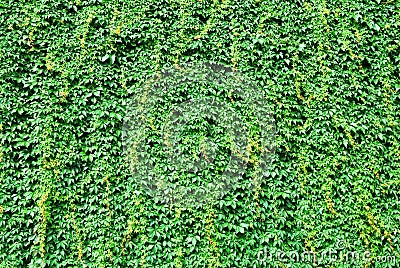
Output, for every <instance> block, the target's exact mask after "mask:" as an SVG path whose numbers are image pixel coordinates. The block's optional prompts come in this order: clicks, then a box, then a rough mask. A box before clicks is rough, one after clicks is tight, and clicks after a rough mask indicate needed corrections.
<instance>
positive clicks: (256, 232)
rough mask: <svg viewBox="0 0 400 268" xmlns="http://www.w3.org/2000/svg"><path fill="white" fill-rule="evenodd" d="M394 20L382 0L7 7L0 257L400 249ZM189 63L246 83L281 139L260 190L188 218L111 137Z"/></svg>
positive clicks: (106, 260)
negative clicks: (157, 86) (156, 81)
mask: <svg viewBox="0 0 400 268" xmlns="http://www.w3.org/2000/svg"><path fill="white" fill-rule="evenodd" d="M399 12H400V4H399V2H398V1H391V0H389V1H387V2H382V1H375V0H374V1H341V0H339V1H329V2H328V1H310V2H304V1H275V0H272V1H248V0H244V1H228V0H227V1H205V0H202V1H189V0H186V1H161V0H159V1H148V0H146V1H142V0H137V1H101V0H100V1H98V0H90V1H79V0H76V1H75V2H73V1H56V0H53V1H6V0H3V1H1V2H0V18H1V20H0V36H1V38H0V48H1V51H0V74H1V76H0V77H1V81H0V86H1V88H0V94H1V95H0V104H1V106H0V108H1V113H0V116H1V117H0V118H1V119H0V120H1V122H0V124H1V125H0V126H1V128H0V129H1V157H0V159H1V162H0V163H1V167H0V168H1V169H0V170H1V177H0V185H1V187H0V266H1V267H39V266H40V267H206V266H207V267H288V266H289V263H286V262H283V263H280V262H279V261H278V260H277V259H272V260H271V261H269V260H268V261H267V262H266V263H263V261H262V256H261V258H260V256H257V255H259V254H260V251H261V250H263V251H268V252H273V251H274V250H282V251H285V252H289V251H298V252H303V251H305V250H313V251H316V252H319V253H321V252H323V251H326V250H329V249H332V250H335V249H336V250H337V246H338V241H344V244H345V246H346V250H351V251H360V252H364V251H366V250H368V251H370V252H371V255H372V256H388V255H392V256H397V258H399V257H400V256H399V249H400V248H399V239H398V234H399V232H400V228H399V222H400V213H399V205H400V202H399V197H398V195H399V178H400V173H399V164H400V148H399V137H400V133H399V104H400V103H399V89H400V81H399V51H400V49H399V45H400V44H399V36H400V31H399V26H400V13H399ZM189 61H191V62H200V61H213V62H218V63H223V64H226V65H228V66H231V67H232V68H235V69H237V70H239V71H241V72H243V73H245V74H247V75H249V76H250V77H252V78H253V79H254V80H255V81H257V83H258V87H259V89H260V90H263V91H265V94H266V100H265V101H266V102H268V103H269V104H271V105H273V106H274V114H275V120H276V132H277V133H276V134H277V148H276V154H275V159H274V161H273V163H272V165H271V169H270V172H269V174H268V176H267V177H265V178H264V181H263V184H262V185H261V189H258V190H257V191H255V192H252V191H231V192H230V193H229V194H227V195H226V196H225V197H224V198H223V199H222V200H220V201H218V202H216V203H215V204H212V205H209V206H207V207H204V208H203V209H199V210H181V209H179V208H176V207H169V206H164V205H157V204H155V203H154V200H153V199H152V198H150V197H149V196H147V195H145V194H143V193H142V192H141V189H140V188H139V187H137V185H135V183H134V181H133V180H132V176H131V174H130V173H129V169H128V168H127V164H126V161H125V158H124V157H123V156H122V146H121V128H122V122H123V117H124V111H125V108H126V106H125V105H126V100H127V99H129V98H131V97H132V96H134V94H135V92H136V91H137V89H138V88H140V85H141V84H142V83H143V82H144V81H146V80H147V79H148V78H149V77H151V76H152V75H154V74H155V73H157V72H160V70H162V68H163V67H165V66H171V65H173V64H180V63H184V62H189ZM376 260H377V259H376V258H372V261H371V262H369V263H367V264H366V266H370V267H397V266H398V264H394V263H377V262H376ZM329 265H332V267H354V266H357V267H364V263H358V264H351V263H348V262H345V261H343V260H342V261H340V260H338V261H337V262H335V263H330V264H329V263H322V264H320V265H319V266H318V267H329ZM312 266H313V265H312V263H310V262H303V263H298V262H293V263H291V264H290V267H312Z"/></svg>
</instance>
